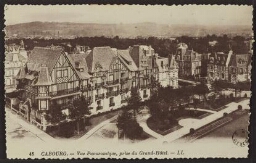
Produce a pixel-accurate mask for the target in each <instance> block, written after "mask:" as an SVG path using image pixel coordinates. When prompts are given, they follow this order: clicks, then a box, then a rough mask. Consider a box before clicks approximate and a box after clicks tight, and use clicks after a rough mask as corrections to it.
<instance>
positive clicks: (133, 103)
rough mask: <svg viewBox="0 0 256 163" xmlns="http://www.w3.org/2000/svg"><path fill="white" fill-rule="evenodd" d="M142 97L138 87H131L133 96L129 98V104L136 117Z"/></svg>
mask: <svg viewBox="0 0 256 163" xmlns="http://www.w3.org/2000/svg"><path fill="white" fill-rule="evenodd" d="M141 100H142V99H141V97H140V93H139V90H138V88H132V89H131V97H130V98H129V99H128V105H129V106H130V107H132V108H133V114H134V118H135V117H136V112H138V108H139V107H140V102H141Z"/></svg>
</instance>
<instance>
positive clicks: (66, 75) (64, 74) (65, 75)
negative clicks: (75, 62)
mask: <svg viewBox="0 0 256 163" xmlns="http://www.w3.org/2000/svg"><path fill="white" fill-rule="evenodd" d="M63 77H68V70H67V69H66V70H63Z"/></svg>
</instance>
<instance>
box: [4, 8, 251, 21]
mask: <svg viewBox="0 0 256 163" xmlns="http://www.w3.org/2000/svg"><path fill="white" fill-rule="evenodd" d="M252 11H253V8H252V6H245V5H244V6H238V5H184V6H181V5H179V6H165V5H164V6H163V5H155V6H153V5H148V6H144V5H45V6H43V5H6V6H5V20H6V22H5V24H6V25H12V24H18V23H26V22H32V21H42V22H75V23H99V24H120V23H123V24H130V23H141V22H153V23H158V24H169V25H172V24H197V25H252V18H253V17H252Z"/></svg>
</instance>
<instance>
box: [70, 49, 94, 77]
mask: <svg viewBox="0 0 256 163" xmlns="http://www.w3.org/2000/svg"><path fill="white" fill-rule="evenodd" d="M67 56H68V58H70V59H69V60H70V63H71V64H72V66H73V67H74V68H75V71H76V72H77V74H78V75H79V77H80V78H81V79H88V78H90V77H91V75H89V74H88V67H87V63H86V60H85V57H86V54H85V53H83V54H71V55H67ZM77 64H78V65H77ZM78 69H83V71H79V70H78Z"/></svg>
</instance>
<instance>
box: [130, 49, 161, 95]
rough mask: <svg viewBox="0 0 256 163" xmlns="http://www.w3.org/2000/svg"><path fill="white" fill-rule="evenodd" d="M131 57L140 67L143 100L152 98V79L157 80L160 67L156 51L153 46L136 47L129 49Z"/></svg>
mask: <svg viewBox="0 0 256 163" xmlns="http://www.w3.org/2000/svg"><path fill="white" fill-rule="evenodd" d="M129 50H130V56H131V57H132V59H133V60H134V62H135V64H136V66H137V67H138V73H137V75H138V77H139V82H138V86H139V88H140V95H141V97H142V100H147V99H149V98H150V89H151V84H152V83H151V82H152V81H153V80H152V78H155V79H156V80H157V78H158V67H157V64H156V59H155V51H154V49H153V48H152V47H151V46H146V45H134V46H132V47H130V48H129Z"/></svg>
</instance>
